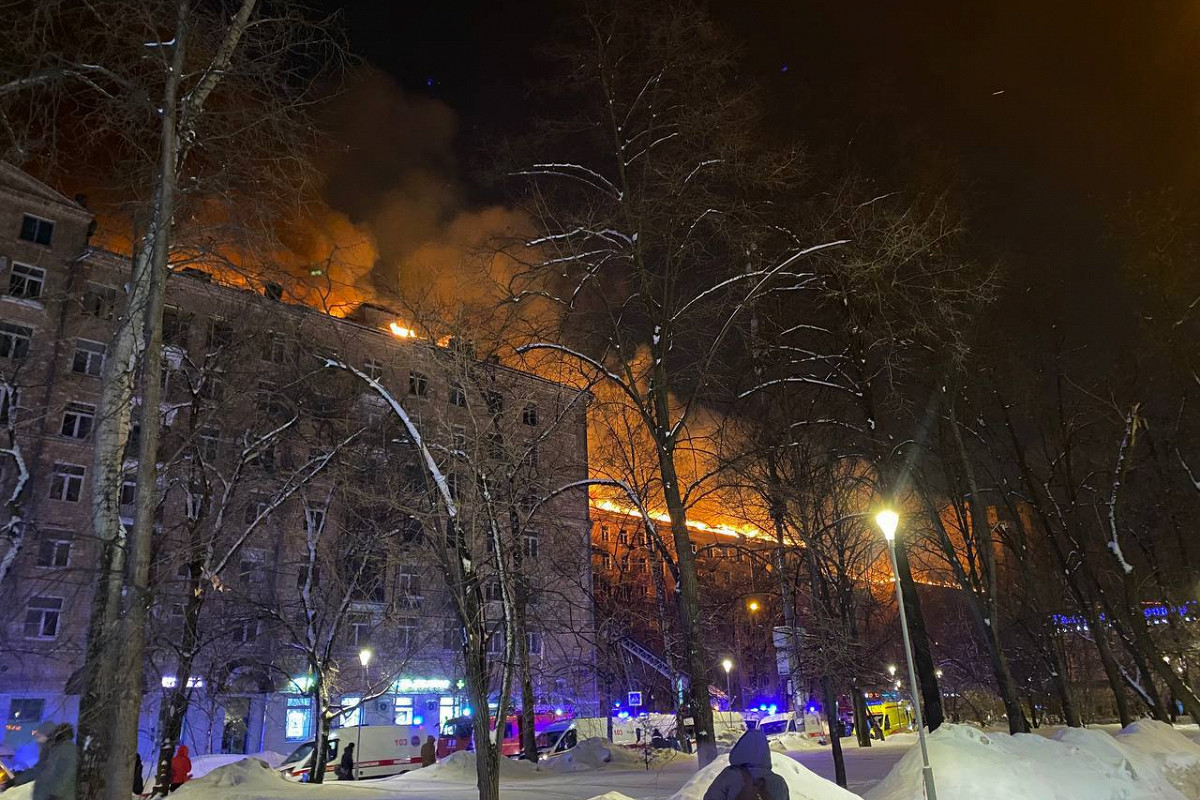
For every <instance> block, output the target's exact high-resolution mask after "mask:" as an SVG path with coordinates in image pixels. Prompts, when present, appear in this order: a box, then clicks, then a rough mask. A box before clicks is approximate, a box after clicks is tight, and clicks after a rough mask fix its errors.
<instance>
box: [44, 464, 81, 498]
mask: <svg viewBox="0 0 1200 800" xmlns="http://www.w3.org/2000/svg"><path fill="white" fill-rule="evenodd" d="M84 473H85V470H84V468H83V467H81V466H78V465H77V464H55V465H54V474H53V475H52V476H51V478H50V499H52V500H65V501H66V502H68V503H78V502H79V494H80V492H82V491H83V476H84Z"/></svg>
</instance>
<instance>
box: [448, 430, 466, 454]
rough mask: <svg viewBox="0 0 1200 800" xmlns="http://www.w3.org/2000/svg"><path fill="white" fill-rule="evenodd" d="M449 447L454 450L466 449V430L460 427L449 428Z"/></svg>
mask: <svg viewBox="0 0 1200 800" xmlns="http://www.w3.org/2000/svg"><path fill="white" fill-rule="evenodd" d="M450 440H451V445H452V446H453V447H454V449H455V450H466V449H467V429H466V427H464V426H462V425H451V426H450Z"/></svg>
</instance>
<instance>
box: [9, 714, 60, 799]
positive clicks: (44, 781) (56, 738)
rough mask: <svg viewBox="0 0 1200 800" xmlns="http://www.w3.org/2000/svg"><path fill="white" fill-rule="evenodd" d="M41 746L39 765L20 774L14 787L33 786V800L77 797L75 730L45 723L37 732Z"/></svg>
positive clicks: (13, 783) (15, 780) (36, 729)
mask: <svg viewBox="0 0 1200 800" xmlns="http://www.w3.org/2000/svg"><path fill="white" fill-rule="evenodd" d="M33 738H34V739H35V740H37V743H38V745H39V746H40V752H39V754H38V762H37V764H35V765H34V766H33V768H32V769H27V770H25V771H24V772H20V773H18V774H17V777H16V778H15V779H14V780H13V782H12V785H13V786H21V785H23V784H26V783H32V784H33V800H73V798H74V797H75V729H74V728H72V727H71V726H70V725H68V724H67V723H65V722H64V723H62V724H61V725H55V724H54V723H52V722H43V723H42V724H41V725H39V726H37V728H35V729H34V731H33Z"/></svg>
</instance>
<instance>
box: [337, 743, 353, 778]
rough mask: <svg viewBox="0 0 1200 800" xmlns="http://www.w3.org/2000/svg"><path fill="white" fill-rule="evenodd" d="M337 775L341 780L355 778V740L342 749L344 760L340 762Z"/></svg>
mask: <svg viewBox="0 0 1200 800" xmlns="http://www.w3.org/2000/svg"><path fill="white" fill-rule="evenodd" d="M337 776H338V779H339V780H343V781H352V780H354V742H350V743H349V744H347V745H346V749H345V750H343V751H342V760H341V762H340V763H338V768H337Z"/></svg>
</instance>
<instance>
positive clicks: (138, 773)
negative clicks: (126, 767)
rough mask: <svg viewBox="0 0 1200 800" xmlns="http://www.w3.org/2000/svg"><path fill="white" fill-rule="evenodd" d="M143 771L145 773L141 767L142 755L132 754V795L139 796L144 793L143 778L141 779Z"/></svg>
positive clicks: (144, 769) (144, 782)
mask: <svg viewBox="0 0 1200 800" xmlns="http://www.w3.org/2000/svg"><path fill="white" fill-rule="evenodd" d="M145 771H146V768H145V767H143V766H142V754H141V753H134V754H133V793H134V794H141V793H142V792H144V791H146V781H145V778H143V777H142V773H143V772H145Z"/></svg>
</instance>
